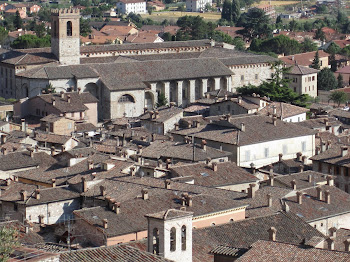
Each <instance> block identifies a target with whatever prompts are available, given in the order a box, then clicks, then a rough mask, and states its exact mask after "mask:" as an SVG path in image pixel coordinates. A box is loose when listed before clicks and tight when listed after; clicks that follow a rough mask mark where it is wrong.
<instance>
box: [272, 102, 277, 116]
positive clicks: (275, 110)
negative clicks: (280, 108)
mask: <svg viewBox="0 0 350 262" xmlns="http://www.w3.org/2000/svg"><path fill="white" fill-rule="evenodd" d="M272 114H273V115H274V116H275V115H277V108H276V106H275V105H273V106H272Z"/></svg>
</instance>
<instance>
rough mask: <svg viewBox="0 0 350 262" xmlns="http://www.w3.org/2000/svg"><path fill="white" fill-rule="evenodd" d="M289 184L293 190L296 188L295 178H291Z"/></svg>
mask: <svg viewBox="0 0 350 262" xmlns="http://www.w3.org/2000/svg"><path fill="white" fill-rule="evenodd" d="M290 185H291V187H292V189H293V190H297V184H296V182H295V179H293V180H292V181H290Z"/></svg>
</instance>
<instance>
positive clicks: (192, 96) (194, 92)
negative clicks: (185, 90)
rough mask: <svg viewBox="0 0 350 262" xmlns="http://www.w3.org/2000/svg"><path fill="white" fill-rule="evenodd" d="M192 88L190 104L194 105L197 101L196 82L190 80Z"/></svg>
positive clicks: (190, 89) (190, 88) (190, 87)
mask: <svg viewBox="0 0 350 262" xmlns="http://www.w3.org/2000/svg"><path fill="white" fill-rule="evenodd" d="M189 83H190V86H189V91H190V93H189V98H188V102H189V103H193V102H194V101H195V100H196V80H194V79H193V80H189Z"/></svg>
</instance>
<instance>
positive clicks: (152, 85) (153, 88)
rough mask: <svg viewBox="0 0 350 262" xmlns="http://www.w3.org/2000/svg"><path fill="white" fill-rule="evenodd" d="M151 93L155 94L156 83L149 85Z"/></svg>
mask: <svg viewBox="0 0 350 262" xmlns="http://www.w3.org/2000/svg"><path fill="white" fill-rule="evenodd" d="M150 86H151V90H152V92H157V83H150Z"/></svg>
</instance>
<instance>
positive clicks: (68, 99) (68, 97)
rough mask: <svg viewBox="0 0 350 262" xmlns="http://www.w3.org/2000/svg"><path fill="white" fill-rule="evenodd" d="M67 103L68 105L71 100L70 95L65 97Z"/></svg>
mask: <svg viewBox="0 0 350 262" xmlns="http://www.w3.org/2000/svg"><path fill="white" fill-rule="evenodd" d="M67 102H68V103H69V104H70V102H71V99H70V95H67Z"/></svg>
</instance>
